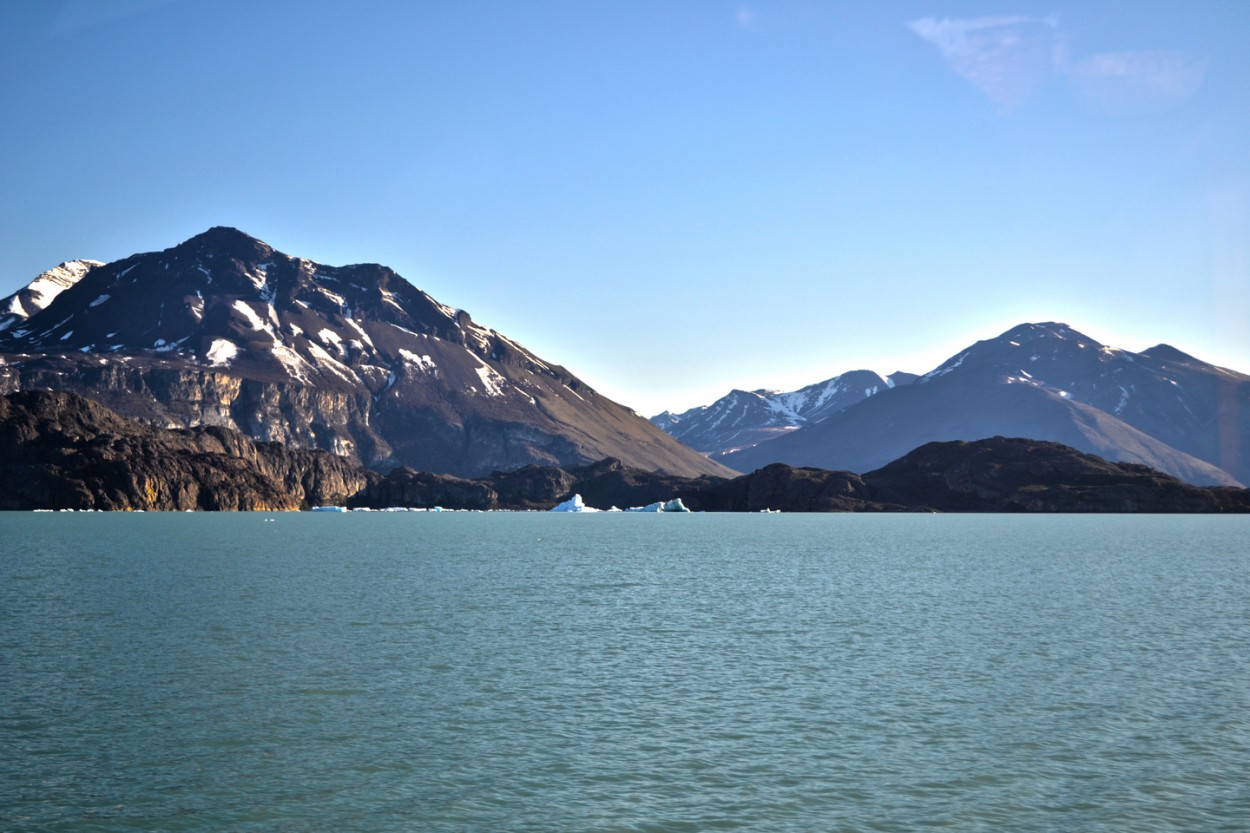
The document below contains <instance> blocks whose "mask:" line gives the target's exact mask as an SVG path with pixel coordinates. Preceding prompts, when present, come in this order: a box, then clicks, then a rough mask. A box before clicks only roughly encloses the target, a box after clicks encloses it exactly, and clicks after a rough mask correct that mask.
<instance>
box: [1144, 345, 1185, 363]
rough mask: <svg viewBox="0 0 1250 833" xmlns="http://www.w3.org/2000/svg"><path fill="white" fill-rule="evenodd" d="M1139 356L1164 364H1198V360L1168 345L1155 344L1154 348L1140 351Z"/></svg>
mask: <svg viewBox="0 0 1250 833" xmlns="http://www.w3.org/2000/svg"><path fill="white" fill-rule="evenodd" d="M1139 355H1142V356H1145V357H1147V358H1151V359H1158V360H1160V361H1166V362H1198V361H1199V359H1197V358H1195V357H1193V356H1191V355H1189V354H1188V353H1186V352H1184V351H1183V350H1177V349H1176V348H1175V347H1173V346H1172V345H1170V344H1156V345H1155V346H1154V347H1150V348H1148V349H1146V350H1143V351H1141V353H1140V354H1139Z"/></svg>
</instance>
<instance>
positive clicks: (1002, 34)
mask: <svg viewBox="0 0 1250 833" xmlns="http://www.w3.org/2000/svg"><path fill="white" fill-rule="evenodd" d="M907 26H908V27H909V28H910V29H911V30H912V31H913V32H915V33H916V34H917V35H919V36H920V37H922V38H924V39H925V40H926V41H929V42H930V43H932V44H933V45H934V46H936V47H937V49H938V51H939V52H941V54H942V57H943V58H945V59H946V62H947V64H948V65H949V66H950V68H951V69H952V70H954V71H955V72H956V73H957V74H959V75H960V76H962V77H963V78H964V79H965V80H967V81H968V82H969V83H971V84H972V85H973V86H975V87H976V88H977V89H979V90H980V91H981V92H983V93H985V95H987V96H989V98H990V99H992V100H993V101H995V102H997V103H998V104H999V105H1000V106H1002V107H1003V108H1004V109H1010V108H1012V107H1015V106H1017V105H1019V104H1021V103H1023V102H1024V101H1026V100H1027V99H1028V98H1029V97H1031V96H1032V95H1034V94H1035V93H1036V92H1037V91H1038V90H1039V89H1041V88H1042V87H1043V86H1044V85H1045V84H1046V83H1047V82H1048V81H1050V80H1052V79H1055V78H1062V79H1066V80H1067V81H1068V82H1070V83H1071V84H1072V86H1073V87H1074V88H1075V89H1076V90H1077V92H1078V93H1079V94H1080V95H1081V96H1082V97H1083V98H1084V99H1085V100H1086V101H1087V102H1088V103H1090V104H1091V105H1093V106H1095V107H1097V108H1099V109H1104V110H1108V111H1120V112H1123V111H1139V110H1151V109H1160V108H1165V107H1169V106H1172V105H1174V104H1177V103H1179V102H1180V101H1182V100H1184V99H1186V98H1188V97H1189V96H1191V95H1193V94H1194V93H1195V92H1197V90H1198V88H1199V87H1200V86H1201V85H1202V80H1203V78H1204V76H1205V74H1206V62H1205V61H1200V60H1193V59H1191V58H1189V57H1187V56H1185V55H1183V54H1182V53H1180V52H1174V51H1170V50H1154V51H1124V52H1106V53H1102V54H1098V55H1092V56H1088V57H1085V58H1079V59H1073V58H1072V57H1071V56H1070V55H1069V42H1070V38H1069V36H1068V34H1067V33H1066V32H1065V31H1064V30H1063V29H1062V28H1060V26H1059V22H1058V21H1057V20H1056V19H1055V18H1049V17H1048V18H1036V17H1025V16H1012V17H977V18H962V19H941V20H938V19H934V18H931V17H926V18H921V19H919V20H913V21H910V22H909V23H908V24H907Z"/></svg>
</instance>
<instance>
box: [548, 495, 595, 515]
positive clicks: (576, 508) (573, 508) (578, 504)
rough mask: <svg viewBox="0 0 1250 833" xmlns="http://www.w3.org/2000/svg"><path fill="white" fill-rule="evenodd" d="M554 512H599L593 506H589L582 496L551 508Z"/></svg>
mask: <svg viewBox="0 0 1250 833" xmlns="http://www.w3.org/2000/svg"><path fill="white" fill-rule="evenodd" d="M551 511H552V512H598V511H599V510H598V509H596V508H594V507H593V506H587V505H586V503H585V501H583V500H582V496H581V495H573V497H571V498H569V499H568V500H566V501H564V502H563V503H560V504H557V505H556V506H553V507H552V508H551Z"/></svg>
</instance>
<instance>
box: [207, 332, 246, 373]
mask: <svg viewBox="0 0 1250 833" xmlns="http://www.w3.org/2000/svg"><path fill="white" fill-rule="evenodd" d="M238 355H239V345H237V344H235V343H234V342H233V341H227V340H226V339H224V338H215V339H213V343H212V344H211V345H210V346H209V348H208V352H207V353H205V354H204V358H206V359H208V363H209V364H211V365H214V366H217V367H224V366H226V365H229V364H230V362H231V361H232V360H233V359H235V358H236V357H237V356H238Z"/></svg>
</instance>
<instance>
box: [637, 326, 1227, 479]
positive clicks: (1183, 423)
mask: <svg viewBox="0 0 1250 833" xmlns="http://www.w3.org/2000/svg"><path fill="white" fill-rule="evenodd" d="M862 373H863V371H856V373H855V374H846V376H851V375H854V376H855V378H856V379H871V378H873V377H865V376H862V375H860V374H862ZM842 378H844V377H836V378H835V379H834V380H830V382H826V383H821V385H818V386H813V387H815V388H821V387H822V386H829V385H830V384H831V383H833V382H837V380H838V379H842ZM875 378H880V377H875ZM856 387H858V385H857V386H856ZM871 388H872V386H871V385H867V386H865V390H863V391H859V392H860V393H864V394H866V391H868V390H871ZM804 390H811V389H810V388H805V389H804ZM746 396H752V395H750V394H748V395H746ZM767 396H774V395H764V394H760V395H759V396H758V398H759V399H760V401H762V402H767V401H770V400H768V399H767ZM783 396H784V395H783ZM744 398H745V397H744V396H743V394H742V392H738V391H735V392H734V393H731V394H730V395H729V396H727V397H726V398H725V399H722V400H720V401H719V402H718V403H716V404H714V405H712V406H709V407H708V408H706V409H695V410H694V411H692V412H687V413H686V414H682V415H679V416H678V417H677V418H676V420H674V418H673V416H672V415H671V414H661V415H660V416H658V417H655V418H654V421H656V423H657V424H659V425H661V426H668V427H667V430H669V431H670V432H672V433H673V434H674V436H679V437H680V436H682V435H681V434H680V433H679V431H681V430H682V427H683V425H686V426H687V429H686V430H691V429H690V427H689V426H690V424H691V422H692V421H693V422H695V424H701V427H700V430H699V431H698V432H693V431H692V434H693V435H694V439H695V441H696V442H698V443H699V445H700V446H701V450H704V451H710V452H713V453H712V454H711V456H712V458H713V459H716V460H720V461H721V462H723V463H725V464H726V465H728V466H730V467H732V468H734V469H737V470H738V471H744V472H746V471H752V470H755V469H758V468H761V467H763V466H766V465H768V464H770V463H787V464H789V465H793V466H815V467H819V468H822V469H845V470H849V471H855V472H866V471H871V470H873V469H876V468H878V467H880V466H883V465H885V464H886V463H888V462H890V461H891V460H894V459H896V458H898V457H901V456H902V455H904V454H906V453H907V452H909V451H910V450H912V449H914V448H917V447H918V446H921V445H924V444H926V443H929V442H933V441H946V440H976V439H981V438H984V437H992V436H995V435H1001V436H1009V437H1028V438H1031V439H1035V440H1049V441H1053V442H1059V443H1063V444H1065V445H1068V446H1071V447H1073V448H1076V449H1078V450H1080V451H1084V452H1088V453H1092V454H1097V455H1099V456H1102V457H1105V458H1107V459H1110V460H1120V461H1126V462H1133V463H1141V464H1144V465H1147V466H1150V467H1151V468H1154V469H1158V470H1160V471H1164V472H1167V473H1169V474H1172V475H1174V476H1176V477H1179V478H1181V479H1182V480H1185V481H1188V482H1191V483H1196V484H1213V485H1240V484H1244V483H1248V482H1250V376H1247V375H1245V374H1243V373H1238V372H1236V371H1233V370H1228V369H1226V368H1221V367H1216V366H1215V365H1211V364H1208V363H1206V362H1203V361H1200V360H1199V359H1196V358H1194V357H1193V356H1189V355H1187V354H1185V353H1182V352H1181V351H1180V350H1177V349H1176V348H1174V347H1170V346H1168V345H1166V344H1160V345H1158V346H1156V347H1152V348H1150V349H1149V350H1144V351H1142V352H1140V353H1132V352H1129V351H1126V350H1120V349H1117V348H1114V347H1108V346H1106V345H1103V344H1100V343H1099V342H1098V341H1096V340H1095V339H1093V338H1090V337H1089V336H1087V335H1084V334H1083V333H1080V332H1077V331H1076V330H1073V329H1072V328H1070V327H1068V326H1067V325H1064V324H1058V323H1039V324H1021V325H1019V326H1017V327H1013V328H1012V329H1010V330H1008V331H1007V332H1005V333H1003V334H1002V335H1000V336H998V337H997V338H993V339H988V340H985V341H979V342H977V343H976V344H974V345H972V346H971V347H969V348H967V349H966V350H963V351H961V352H960V353H958V354H957V355H955V356H953V357H952V358H950V359H949V360H948V361H946V362H944V363H942V364H941V365H940V366H939V367H937V368H936V369H934V370H933V371H931V372H929V373H927V374H925V375H924V376H921V377H918V378H916V379H915V380H914V381H913V382H912V383H911V384H898V383H897V382H896V383H895V384H894V385H893V386H885V387H884V388H883V387H881V386H878V388H877V390H876V391H875V392H874V393H873V394H872V395H860V396H858V397H852V398H853V399H854V401H851V402H848V404H846V405H845V406H843V407H841V408H840V409H838V410H836V411H834V412H832V413H829V412H828V411H826V412H824V414H823V415H822V416H821V418H818V419H814V418H811V417H809V418H808V419H806V420H805V421H803V422H801V423H798V424H793V423H792V424H790V425H787V426H778V424H776V422H774V423H769V422H767V421H766V420H765V419H764V418H763V417H762V416H761V414H762V413H763V409H762V408H756V409H755V410H753V411H748V409H746V408H744V407H737V403H740V402H742V401H743V400H744ZM771 401H776V399H773V400H771ZM713 415H717V416H720V415H723V416H722V418H721V419H720V420H719V421H717V420H716V419H715V418H714V417H713ZM709 417H711V418H709ZM734 417H738V418H736V419H735V418H734ZM779 429H780V430H779ZM755 437H759V438H760V439H758V440H756V441H755V444H754V445H748V444H747V443H746V442H740V440H748V439H751V438H755Z"/></svg>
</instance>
